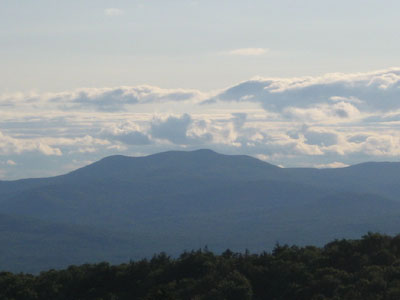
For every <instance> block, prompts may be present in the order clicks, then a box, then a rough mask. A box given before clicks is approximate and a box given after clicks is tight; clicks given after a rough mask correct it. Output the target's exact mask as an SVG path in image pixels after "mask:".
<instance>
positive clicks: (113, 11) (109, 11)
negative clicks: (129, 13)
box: [104, 8, 124, 16]
mask: <svg viewBox="0 0 400 300" xmlns="http://www.w3.org/2000/svg"><path fill="white" fill-rule="evenodd" d="M104 14H105V15H106V16H120V15H123V14H124V11H123V10H122V9H119V8H106V9H104Z"/></svg>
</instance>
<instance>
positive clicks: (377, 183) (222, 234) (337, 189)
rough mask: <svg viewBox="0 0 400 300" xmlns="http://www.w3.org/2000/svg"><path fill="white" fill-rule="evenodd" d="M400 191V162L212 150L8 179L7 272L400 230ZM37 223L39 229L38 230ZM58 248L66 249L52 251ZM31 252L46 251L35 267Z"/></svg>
mask: <svg viewBox="0 0 400 300" xmlns="http://www.w3.org/2000/svg"><path fill="white" fill-rule="evenodd" d="M399 186H400V164H399V163H366V164H361V165H355V166H351V167H347V168H340V169H304V168H297V169H296V168H294V169H293V168H288V169H284V168H279V167H276V166H273V165H271V164H268V163H266V162H263V161H260V160H258V159H255V158H252V157H249V156H244V155H238V156H236V155H222V154H218V153H216V152H213V151H211V150H197V151H191V152H180V151H170V152H164V153H159V154H154V155H150V156H146V157H126V156H121V155H117V156H111V157H106V158H104V159H102V160H100V161H98V162H95V163H93V164H91V165H88V166H86V167H83V168H81V169H78V170H75V171H73V172H71V173H68V174H65V175H61V176H56V177H51V178H41V179H24V180H17V181H1V182H0V214H1V215H0V225H1V226H2V227H1V228H6V229H7V230H1V228H0V240H2V241H4V243H2V244H1V245H2V246H1V247H2V249H0V250H1V251H5V249H6V250H7V251H8V252H7V253H8V254H7V262H8V264H6V265H5V264H4V263H3V264H2V265H3V266H5V267H3V268H6V269H7V268H8V269H12V270H17V271H24V270H28V268H30V269H29V270H33V269H34V270H36V271H40V270H43V269H48V268H51V267H63V266H66V265H67V264H71V263H74V262H76V263H81V262H82V261H85V260H88V261H89V260H90V258H92V259H91V260H90V261H96V260H102V259H104V260H109V261H115V262H118V261H123V260H120V259H122V258H123V259H125V260H126V257H127V256H129V257H130V258H138V257H144V256H151V255H152V254H153V253H156V252H160V251H166V252H167V253H169V254H172V255H174V254H177V253H180V252H182V251H183V250H185V249H186V250H191V249H196V248H200V247H204V246H205V245H208V247H209V248H210V249H212V250H215V251H223V250H225V249H226V248H231V249H232V250H237V251H243V250H244V249H246V248H248V249H250V250H253V251H260V250H268V249H271V248H272V247H273V246H274V244H275V243H276V242H280V243H296V244H299V245H304V244H316V245H322V244H323V243H326V242H327V241H329V240H331V239H334V238H342V237H346V238H356V237H360V236H361V235H363V234H365V233H366V232H367V231H380V232H385V233H388V234H394V233H397V230H398V228H399V221H400V201H398V199H399V196H400V188H399ZM5 216H6V217H5ZM2 218H4V220H5V221H4V222H3V223H4V225H3V223H2V222H1V220H2ZM10 220H13V221H12V222H11V224H10ZM13 222H14V223H13ZM26 222H31V223H32V222H33V223H34V224H38V225H35V226H34V228H36V231H35V232H30V231H29V230H28V229H30V226H26ZM33 223H32V224H33ZM12 224H14V225H12ZM18 224H22V225H18ZM44 224H45V225H44ZM49 228H51V229H49ZM27 230H28V231H27ZM10 237H12V238H10ZM43 237H46V239H45V240H44V239H43ZM8 240H10V242H8ZM32 241H35V243H33V244H32ZM61 241H62V242H61ZM52 243H55V244H56V245H57V247H64V248H63V249H64V250H60V251H52V247H51V246H50V245H51V244H52ZM96 243H97V244H96ZM18 247H19V248H18ZM34 247H36V248H34ZM33 248H34V249H33ZM13 249H18V251H15V255H13V253H14V252H13ZM66 249H69V250H66ZM71 249H74V250H73V251H71ZM69 251H70V252H72V253H74V255H73V256H71V257H69V259H68V260H66V259H65V253H67V252H69ZM24 252H26V253H29V252H34V253H36V254H37V256H35V259H34V261H35V262H36V263H35V264H34V267H31V266H32V259H31V260H29V259H28V258H27V256H24V255H23V254H24ZM90 253H93V255H92V256H90ZM50 257H51V258H52V260H51V261H50V260H49V258H50ZM57 262H58V264H57ZM1 263H2V262H1V260H0V267H1ZM13 266H14V267H13Z"/></svg>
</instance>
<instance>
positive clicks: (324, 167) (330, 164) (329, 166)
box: [315, 161, 349, 169]
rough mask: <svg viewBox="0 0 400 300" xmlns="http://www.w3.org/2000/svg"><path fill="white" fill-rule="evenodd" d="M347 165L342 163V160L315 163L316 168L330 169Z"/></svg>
mask: <svg viewBox="0 0 400 300" xmlns="http://www.w3.org/2000/svg"><path fill="white" fill-rule="evenodd" d="M348 166H349V165H347V164H345V163H342V162H337V161H335V162H333V163H329V164H317V165H315V167H316V168H318V169H328V168H329V169H331V168H345V167H348Z"/></svg>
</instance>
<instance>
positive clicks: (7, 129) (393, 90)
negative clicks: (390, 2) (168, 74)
mask: <svg viewBox="0 0 400 300" xmlns="http://www.w3.org/2000/svg"><path fill="white" fill-rule="evenodd" d="M0 107H1V110H0V161H2V162H5V163H3V164H2V165H1V169H2V174H3V177H6V178H19V177H25V176H24V174H23V171H22V170H23V169H24V168H25V170H26V168H37V169H36V171H35V170H32V171H31V172H30V173H29V174H31V175H32V176H41V175H43V173H41V169H40V168H39V167H38V166H33V165H32V166H29V162H30V161H32V159H34V160H35V159H37V160H43V163H44V164H46V166H47V168H48V169H49V170H51V173H48V174H57V173H63V172H65V171H68V170H70V169H71V168H75V167H77V166H79V165H81V164H84V163H86V162H87V161H94V160H96V159H99V158H101V157H103V156H106V155H111V154H116V153H121V154H126V155H145V154H150V153H155V152H159V151H164V150H170V149H196V148H211V149H214V150H217V151H220V152H223V153H231V154H249V155H253V156H255V157H258V158H260V159H264V160H267V161H269V162H271V163H274V164H277V165H281V166H316V167H342V166H346V165H349V164H354V163H358V162H362V161H370V160H398V158H399V155H400V131H399V128H400V69H388V70H381V71H376V72H369V73H355V74H341V73H335V74H327V75H323V76H317V77H301V78H255V79H251V80H248V81H245V82H241V83H239V84H236V85H234V86H231V87H229V88H225V89H224V88H222V89H220V90H217V91H212V92H204V91H198V90H191V89H165V88H159V87H154V86H147V85H142V86H132V87H130V86H123V87H115V88H90V89H89V88H88V89H78V90H73V91H65V92H59V93H28V94H24V93H16V94H7V95H0ZM26 157H29V158H30V160H29V161H28V160H27V159H25V158H26ZM27 161H28V162H27ZM56 161H58V162H59V163H56ZM71 161H73V162H74V163H73V164H72V163H71ZM8 162H10V163H8ZM60 162H61V163H60ZM27 164H28V165H27ZM49 172H50V171H49ZM46 174H47V173H46Z"/></svg>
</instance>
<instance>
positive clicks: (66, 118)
mask: <svg viewBox="0 0 400 300" xmlns="http://www.w3.org/2000/svg"><path fill="white" fill-rule="evenodd" d="M399 11H400V2H399V1H390V0H384V1H382V0H381V1H372V0H363V1H359V0H348V1H342V0H336V1H330V0H324V1H321V0H318V1H317V0H303V1H293V0H292V1H289V0H280V1H265V0H263V1H259V0H251V1H236V0H230V1H225V0H213V1H211V0H197V1H192V0H169V1H165V0H163V1H156V0H136V1H135V0H130V1H102V0H86V1H74V0H72V1H49V0H35V1H33V0H31V1H30V0H26V1H15V0H13V1H10V0H2V1H0V179H3V180H11V179H18V178H26V177H43V176H53V175H58V174H63V173H66V172H69V171H71V170H73V169H76V168H79V167H82V166H84V165H86V164H89V163H91V162H94V161H96V160H98V159H101V158H102V157H105V156H108V155H113V154H124V155H131V156H140V155H148V154H152V153H157V152H160V151H167V150H193V149H199V148H209V149H213V150H215V151H218V152H220V153H226V154H248V155H251V156H254V157H257V158H259V159H262V160H265V161H267V162H270V163H273V164H276V165H279V166H282V167H318V168H324V167H345V166H348V165H351V164H356V163H360V162H365V161H400V159H399V157H400V156H399V155H400V132H399V130H398V129H399V125H400V55H398V53H400V39H399V38H398V28H399V27H400V19H399V18H398V12H399Z"/></svg>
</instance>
